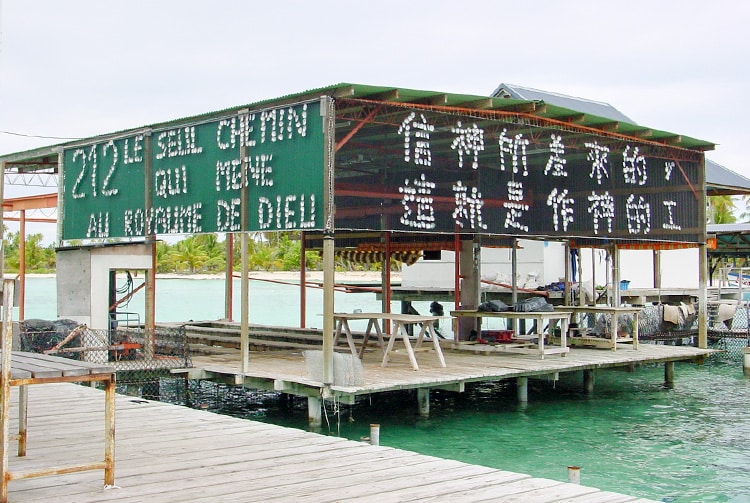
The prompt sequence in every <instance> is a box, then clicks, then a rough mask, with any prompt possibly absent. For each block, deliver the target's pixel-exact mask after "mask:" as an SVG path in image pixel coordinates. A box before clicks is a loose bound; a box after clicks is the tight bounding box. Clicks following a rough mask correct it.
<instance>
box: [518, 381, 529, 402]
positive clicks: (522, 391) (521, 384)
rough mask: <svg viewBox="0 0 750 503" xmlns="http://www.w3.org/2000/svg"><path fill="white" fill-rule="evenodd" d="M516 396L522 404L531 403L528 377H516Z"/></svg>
mask: <svg viewBox="0 0 750 503" xmlns="http://www.w3.org/2000/svg"><path fill="white" fill-rule="evenodd" d="M516 396H517V397H518V401H519V402H520V403H528V401H529V378H528V377H516Z"/></svg>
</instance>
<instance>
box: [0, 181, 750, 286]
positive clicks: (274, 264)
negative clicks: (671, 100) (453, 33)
mask: <svg viewBox="0 0 750 503" xmlns="http://www.w3.org/2000/svg"><path fill="white" fill-rule="evenodd" d="M707 201H708V208H707V212H706V220H707V221H708V223H712V224H727V223H736V222H747V221H749V220H750V197H748V196H743V197H741V198H734V197H732V196H712V197H709V198H707ZM740 206H742V207H741V208H740ZM299 237H300V236H299V233H295V232H277V233H268V234H262V233H255V234H253V235H252V239H250V240H249V245H248V266H249V268H250V270H251V271H298V270H299V269H300V264H301V260H300V259H301V254H302V251H301V246H300V239H299ZM43 238H44V236H43V235H42V234H30V235H27V236H26V272H29V273H53V272H55V265H56V256H55V246H54V245H48V246H43V245H42V242H43ZM19 239H20V236H19V233H18V232H8V231H7V230H6V232H5V233H4V239H3V246H4V251H5V271H6V272H8V273H14V272H15V273H17V272H18V271H19V268H20V249H21V248H20V242H19ZM233 248H234V249H233V260H232V270H234V271H239V270H240V269H241V268H242V265H241V263H240V260H241V257H242V254H241V250H240V239H239V238H237V239H235V240H234V245H233ZM305 257H306V265H307V269H309V270H316V269H320V266H321V259H320V255H319V253H318V252H317V251H306V252H305ZM226 263H227V253H226V243H225V242H224V241H220V240H219V238H218V236H217V235H216V234H197V235H194V236H188V237H186V238H185V239H183V240H181V241H178V242H176V243H174V244H169V243H167V242H165V241H159V242H158V243H157V245H156V272H160V273H184V274H199V273H203V274H214V273H220V272H223V271H225V270H226ZM399 265H400V264H397V263H393V264H392V265H391V266H392V267H393V268H396V269H397V268H398V267H399ZM336 269H337V270H363V269H364V270H366V269H378V265H377V264H375V265H367V264H354V263H351V262H348V261H345V260H343V259H337V261H336Z"/></svg>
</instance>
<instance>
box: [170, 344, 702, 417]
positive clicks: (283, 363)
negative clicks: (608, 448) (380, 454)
mask: <svg viewBox="0 0 750 503" xmlns="http://www.w3.org/2000/svg"><path fill="white" fill-rule="evenodd" d="M441 344H442V345H443V346H444V347H445V349H443V353H444V356H445V360H446V362H447V366H446V367H442V366H441V365H440V362H439V360H438V358H437V356H436V355H435V354H434V353H432V352H423V353H419V354H418V355H417V358H418V361H419V370H417V371H415V370H413V369H412V367H411V365H410V363H409V359H408V358H407V355H406V353H405V352H403V353H401V354H398V353H397V354H396V355H394V356H392V357H391V359H390V362H389V363H388V366H387V367H381V359H382V352H381V351H380V350H379V349H378V348H376V347H375V346H373V347H372V348H371V349H368V350H367V351H366V352H365V354H364V357H363V359H362V367H363V368H362V370H363V376H364V381H363V382H362V383H360V384H351V383H334V384H333V386H331V387H330V391H331V393H332V394H334V395H336V396H337V397H338V398H339V399H340V400H341V401H342V402H343V403H355V401H356V398H357V397H358V396H364V395H369V394H373V393H381V392H386V391H393V390H404V389H422V390H429V389H430V388H436V389H438V388H439V389H445V390H451V391H457V392H462V391H463V390H464V388H465V385H466V384H467V383H472V382H488V381H500V380H505V379H518V378H543V379H555V378H556V377H557V375H558V374H559V373H562V372H576V371H584V372H594V371H596V370H597V369H605V368H631V367H635V366H638V365H645V364H656V363H665V364H666V368H665V374H666V373H667V369H670V368H671V369H672V370H673V367H671V364H672V363H673V362H677V361H695V360H700V359H701V358H703V357H705V356H707V355H709V354H711V353H713V352H714V350H710V349H699V348H695V347H692V346H669V345H661V344H640V345H639V346H638V350H637V351H636V350H634V349H633V347H632V345H631V344H618V346H617V350H616V351H611V350H609V349H589V348H582V347H576V348H572V349H571V350H570V352H569V353H568V354H567V355H565V356H559V355H550V356H546V357H545V358H544V359H540V358H539V357H538V356H536V355H521V354H510V353H502V352H497V353H488V354H482V353H481V351H480V352H466V351H452V350H450V349H449V346H450V343H449V342H448V341H441ZM221 349H222V351H221V352H220V353H219V354H213V355H198V354H196V355H194V356H193V365H194V368H192V369H182V370H180V372H182V373H184V374H186V375H188V376H190V377H192V378H196V379H210V380H216V381H221V382H225V383H229V384H238V385H244V386H246V387H248V388H252V389H261V390H273V391H280V392H284V393H290V394H294V395H300V396H308V397H311V398H314V397H319V396H320V393H321V386H322V383H321V382H319V381H316V380H315V379H314V378H313V377H312V376H311V375H310V374H309V373H308V368H307V366H306V365H305V358H304V352H303V351H301V350H297V351H260V352H252V353H251V355H250V368H249V369H248V370H247V372H244V373H243V372H241V371H240V356H239V351H238V350H234V349H229V348H221ZM665 377H666V378H668V376H665Z"/></svg>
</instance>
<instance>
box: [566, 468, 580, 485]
mask: <svg viewBox="0 0 750 503" xmlns="http://www.w3.org/2000/svg"><path fill="white" fill-rule="evenodd" d="M568 482H569V483H571V484H580V483H581V467H580V466H569V467H568Z"/></svg>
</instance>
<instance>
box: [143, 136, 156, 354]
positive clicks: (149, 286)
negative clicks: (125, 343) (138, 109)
mask: <svg viewBox="0 0 750 503" xmlns="http://www.w3.org/2000/svg"><path fill="white" fill-rule="evenodd" d="M152 159H153V137H152V136H151V131H150V130H149V131H147V132H146V133H144V135H143V178H144V180H145V187H144V207H145V208H146V213H147V214H148V213H149V212H151V210H152V209H153V207H154V190H153V189H154V166H153V161H152ZM145 238H146V243H148V244H150V245H151V246H150V247H151V268H150V269H148V270H147V271H146V274H145V283H146V306H145V318H146V319H145V320H144V328H145V333H144V342H143V353H144V355H145V357H146V361H151V360H153V358H154V345H155V340H154V339H155V337H156V328H155V327H156V234H155V232H154V226H146V236H145Z"/></svg>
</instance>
